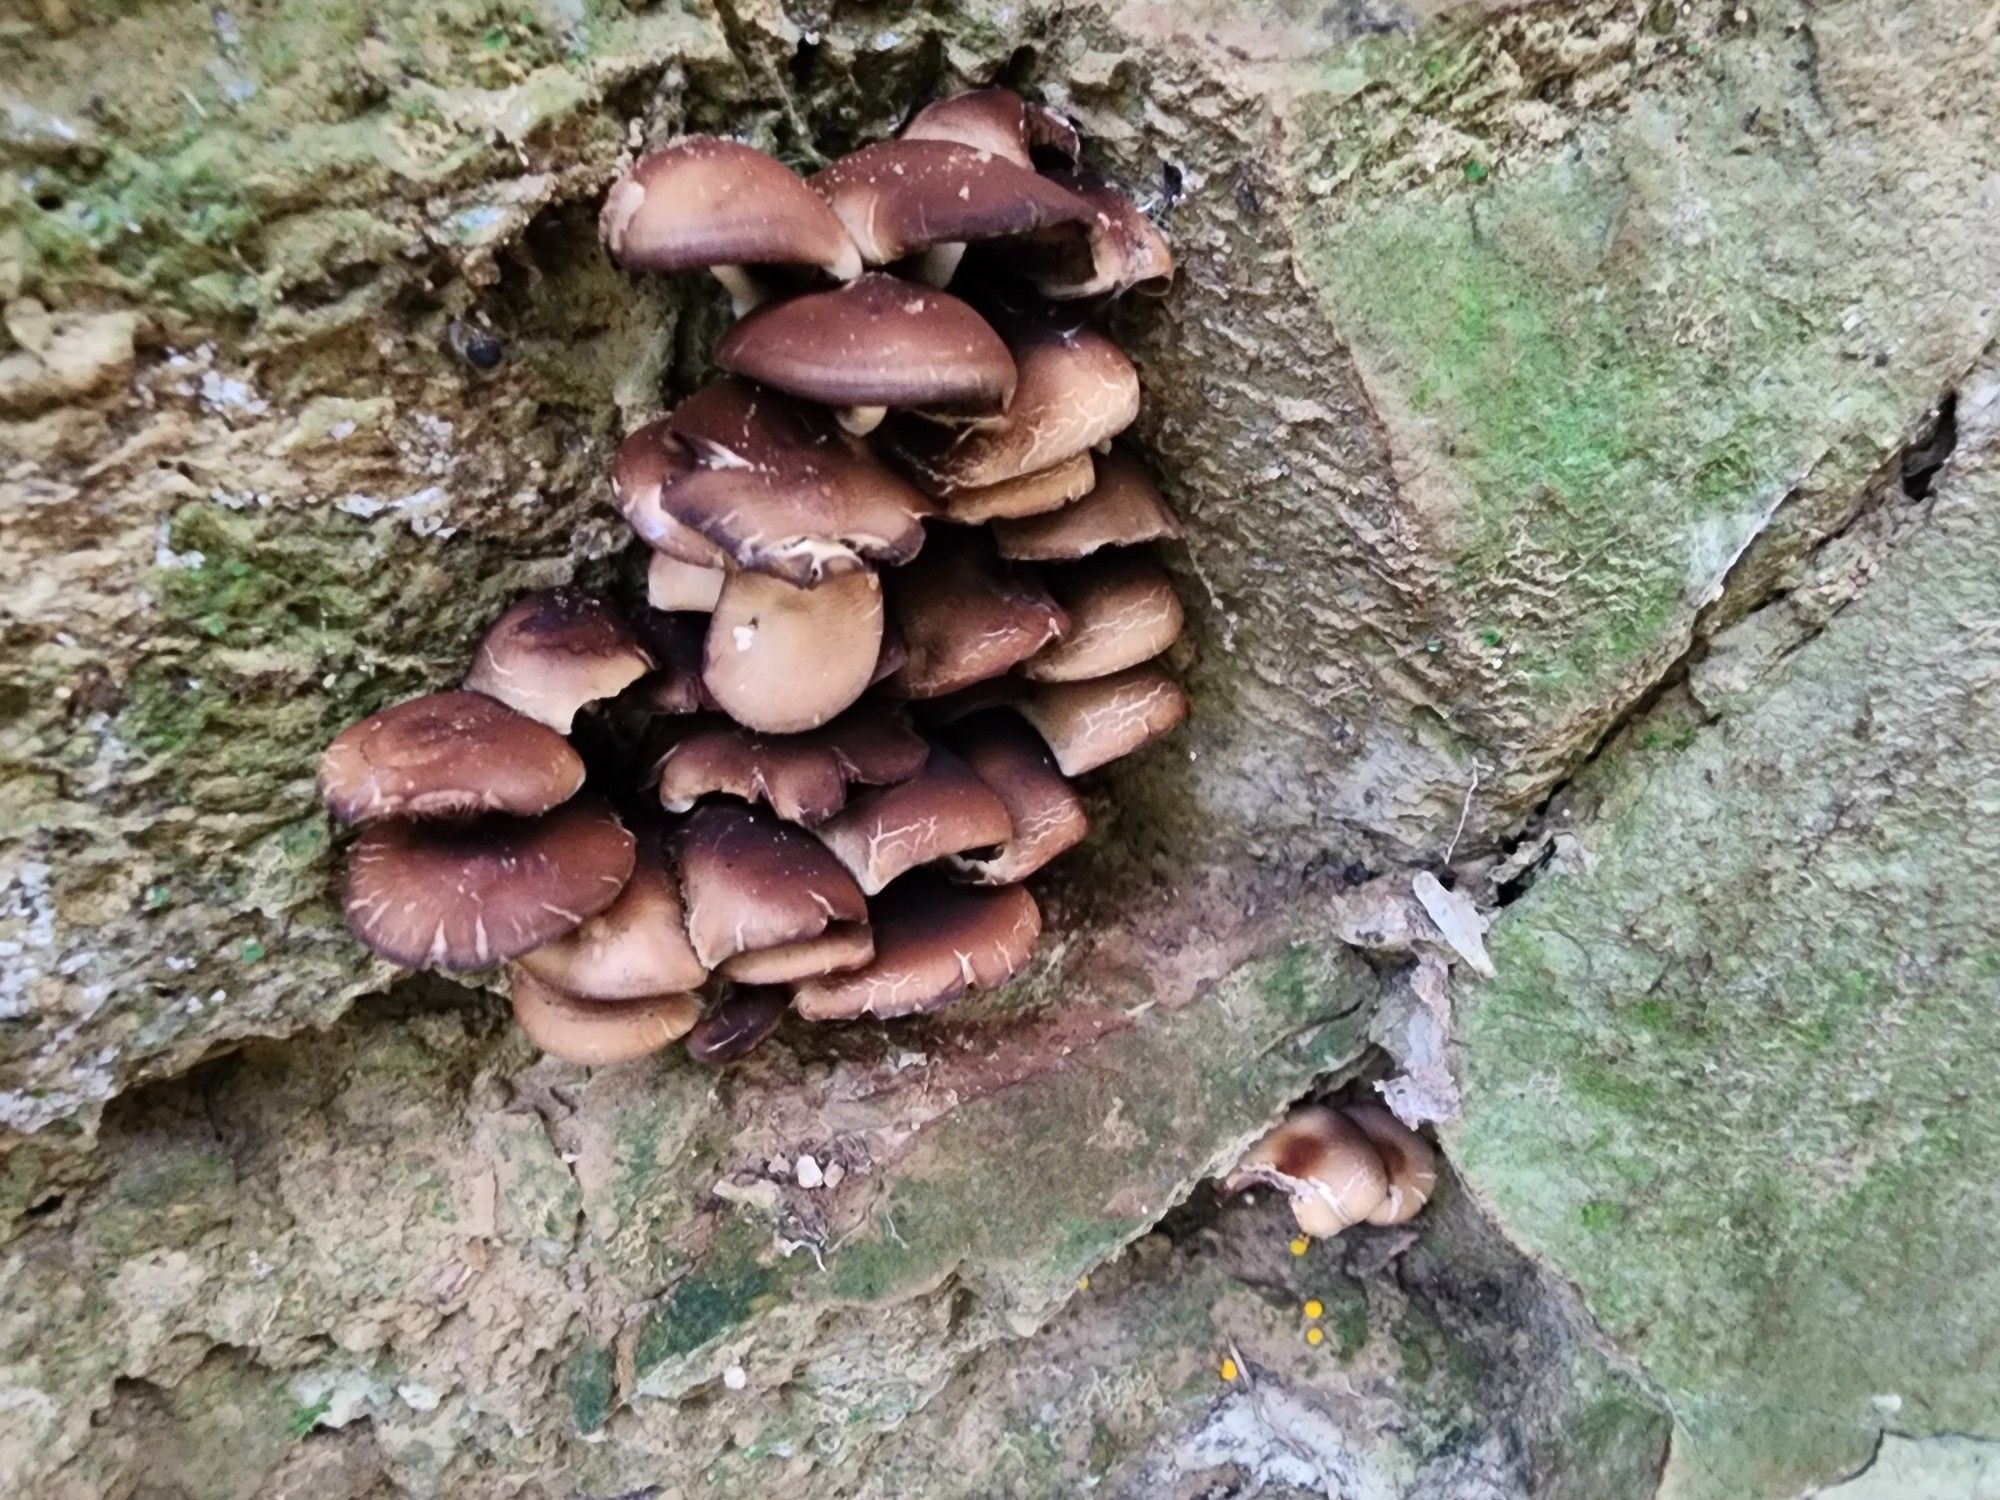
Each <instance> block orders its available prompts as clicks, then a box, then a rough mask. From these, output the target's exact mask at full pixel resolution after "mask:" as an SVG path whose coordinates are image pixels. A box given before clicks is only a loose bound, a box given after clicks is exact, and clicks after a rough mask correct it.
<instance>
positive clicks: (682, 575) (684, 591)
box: [646, 552, 729, 615]
mask: <svg viewBox="0 0 2000 1500" xmlns="http://www.w3.org/2000/svg"><path fill="white" fill-rule="evenodd" d="M728 576H729V574H728V570H727V569H725V568H720V567H708V566H706V565H704V564H702V563H691V562H682V561H681V560H680V559H679V558H678V557H673V556H670V555H669V554H667V553H665V552H655V553H654V554H653V555H652V557H651V558H649V559H648V560H647V562H646V602H647V603H648V604H650V605H652V607H653V608H654V609H657V610H659V611H661V612H662V613H688V614H701V615H705V614H712V613H713V612H714V610H715V601H716V600H717V599H719V598H721V597H722V580H723V579H724V578H726V577H728Z"/></svg>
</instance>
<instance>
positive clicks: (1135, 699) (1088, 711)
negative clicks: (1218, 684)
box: [1020, 665, 1188, 776]
mask: <svg viewBox="0 0 2000 1500" xmlns="http://www.w3.org/2000/svg"><path fill="white" fill-rule="evenodd" d="M1020 710H1021V716H1022V717H1023V718H1025V719H1026V720H1027V721H1028V722H1029V723H1030V724H1032V725H1034V726H1035V729H1036V732H1037V733H1039V734H1040V735H1041V737H1042V739H1043V740H1044V741H1045V742H1047V744H1048V747H1049V749H1050V750H1052V751H1054V752H1055V757H1056V764H1057V765H1059V766H1061V767H1062V771H1063V775H1065V776H1081V775H1083V774H1084V772H1086V771H1094V770H1096V769H1097V768H1098V767H1099V766H1102V765H1106V764H1109V763H1110V762H1111V761H1114V760H1116V759H1118V757H1119V756H1121V755H1130V754H1131V753H1132V752H1133V751H1134V750H1137V749H1138V748H1139V747H1140V746H1142V745H1148V744H1151V743H1152V742H1153V741H1154V740H1157V739H1159V738H1160V737H1161V736H1163V735H1166V734H1170V733H1172V732H1173V731H1174V730H1175V729H1178V728H1179V727H1180V726H1181V724H1182V723H1183V722H1184V721H1185V720H1186V718H1187V714H1188V701H1187V694H1186V693H1184V692H1182V691H1181V688H1180V684H1179V683H1177V682H1175V681H1174V680H1173V678H1171V677H1169V676H1168V675H1167V674H1166V673H1165V672H1162V671H1161V670H1160V669H1159V668H1158V667H1155V666H1150V665H1149V666H1142V667H1131V668H1128V669H1127V670H1126V671H1123V672H1119V673H1116V674H1115V675H1113V676H1110V677H1094V678H1092V679H1090V680H1089V681H1087V682H1050V683H1043V684H1040V685H1039V686H1037V687H1036V688H1035V689H1034V691H1032V692H1031V693H1029V694H1028V695H1027V697H1025V698H1024V699H1023V700H1022V701H1021V704H1020Z"/></svg>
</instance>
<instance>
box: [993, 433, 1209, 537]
mask: <svg viewBox="0 0 2000 1500" xmlns="http://www.w3.org/2000/svg"><path fill="white" fill-rule="evenodd" d="M1091 457H1092V458H1094V459H1095V461H1096V483H1095V484H1094V485H1093V486H1092V487H1091V490H1090V493H1088V494H1087V495H1085V496H1084V497H1083V498H1082V499H1081V500H1078V501H1077V502H1076V503H1075V504H1074V505H1066V506H1064V507H1063V508H1062V509H1061V510H1058V511H1052V512H1050V513H1049V514H1047V515H1039V516H1029V517H1027V518H1025V519H1022V520H1003V521H999V522H996V523H995V524H994V527H993V536H994V539H995V540H996V541H997V542H998V543H999V544H1000V555H1001V556H1002V557H1009V558H1022V559H1027V560H1032V561H1047V562H1054V561H1058V560H1060V559H1063V558H1074V557H1088V556H1089V555H1090V554H1091V553H1093V552H1095V551H1097V550H1098V549H1099V548H1100V547H1132V546H1137V545H1138V544H1139V543H1141V542H1157V541H1165V540H1170V539H1172V538H1175V537H1178V536H1180V535H1181V523H1180V521H1179V520H1178V519H1177V518H1176V517H1175V516H1174V513H1173V512H1172V511H1170V510H1168V509H1167V502H1166V501H1164V500H1162V499H1161V498H1160V492H1159V491H1158V490H1157V489H1155V488H1154V487H1153V481H1152V480H1151V479H1150V478H1148V477H1147V474H1146V471H1145V469H1144V467H1142V466H1141V465H1140V463H1139V461H1138V460H1137V459H1136V458H1134V457H1133V456H1132V455H1131V454H1130V453H1128V452H1126V451H1125V450H1124V449H1123V448H1113V449H1112V450H1111V451H1110V453H1108V454H1093V455H1091ZM974 493H977V491H975V492H974Z"/></svg>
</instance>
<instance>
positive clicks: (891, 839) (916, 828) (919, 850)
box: [817, 750, 1014, 896]
mask: <svg viewBox="0 0 2000 1500" xmlns="http://www.w3.org/2000/svg"><path fill="white" fill-rule="evenodd" d="M817 832H818V834H819V836H820V838H821V840H822V841H823V842H824V843H825V844H826V847H827V848H829V849H831V850H832V851H833V852H834V856H835V857H836V858H837V859H839V861H840V862H841V864H843V865H844V866H846V867H847V871H848V873H849V874H850V875H852V876H853V877H854V879H855V881H856V882H857V883H858V884H859V885H860V887H861V889H862V890H864V891H865V892H867V893H868V894H869V895H871V896H872V895H874V894H876V893H877V892H878V891H880V890H881V889H882V888H883V887H884V886H886V885H887V884H888V883H889V882H890V881H892V880H894V879H895V878H896V877H897V876H898V875H901V874H902V873H903V872H904V871H906V870H914V869H915V868H916V867H917V866H918V865H927V864H929V863H931V862H932V861H933V860H939V859H943V858H945V857H946V856H947V855H952V854H964V853H967V852H968V851H970V850H974V849H992V848H997V847H998V846H999V845H1001V844H1004V843H1006V842H1007V840H1008V839H1009V838H1011V837H1012V836H1013V832H1014V825H1013V822H1012V821H1011V820H1010V819H1009V818H1008V816H1007V804H1006V803H1005V802H1003V801H1002V800H1001V799H1000V797H999V795H998V794H997V793H995V792H994V790H993V788H991V787H989V786H988V785H987V784H986V783H985V782H983V781H981V780H980V779H979V778H978V777H977V776H975V775H973V774H972V771H971V769H970V768H969V767H968V766H967V765H966V764H965V762H964V761H962V760H960V759H959V758H958V757H957V756H956V755H953V754H952V753H951V752H950V751H949V750H933V751H931V753H930V758H929V759H928V760H926V761H925V762H924V768H923V770H921V771H919V772H918V773H917V774H916V775H915V776H912V777H911V778H910V779H909V780H907V781H900V782H897V783H896V784H895V785H894V786H885V787H879V788H877V789H876V790H875V791H872V792H868V793H866V794H864V795H862V796H859V797H856V798H855V799H854V800H853V801H852V802H850V803H849V804H848V805H847V806H846V807H845V808H843V809H842V810H841V811H840V812H838V813H836V814H835V815H834V816H833V817H831V818H829V819H828V820H827V821H826V822H824V823H822V824H820V826H819V828H818V829H817Z"/></svg>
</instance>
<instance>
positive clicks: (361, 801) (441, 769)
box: [319, 692, 583, 823]
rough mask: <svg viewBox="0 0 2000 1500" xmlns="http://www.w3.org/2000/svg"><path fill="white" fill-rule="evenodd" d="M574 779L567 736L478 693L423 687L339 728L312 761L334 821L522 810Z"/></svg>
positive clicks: (547, 801)
mask: <svg viewBox="0 0 2000 1500" xmlns="http://www.w3.org/2000/svg"><path fill="white" fill-rule="evenodd" d="M582 785H583V759H582V757H581V756H579V755H578V754H577V753H576V752H575V751H574V750H572V749H571V748H570V747H569V743H568V741H566V740H564V739H563V737H562V736H561V735H559V734H557V733H556V732H555V731H554V730H551V729H548V728H546V727H544V726H543V725H541V724H538V723H536V722H535V721H534V720H533V719H530V718H529V717H528V716H527V715H525V714H519V713H516V712H515V711H514V710H513V709H511V708H509V707H507V705H506V704H504V703H498V702H495V701H494V700H493V699H491V698H488V697H486V696H485V695H484V694H481V693H466V692H453V693H431V694H429V695H428V696H426V697H422V698H413V699H411V700H410V701H409V702H408V703H398V704H396V705H395V706H394V707H393V708H385V709H383V710H382V712H380V713H379V714H374V715H371V716H370V717H368V718H366V719H363V720H362V721H361V722H360V723H359V724H353V725H350V726H348V727H347V728H346V729H343V730H342V731H341V732H340V733H339V734H338V735H336V736H335V737H334V741H333V743H332V744H331V745H328V746H327V747H326V753H325V754H324V755H322V756H321V757H320V762H319V793H320V796H322V797H323V798H325V799H326V805H327V808H328V809H329V810H330V811H331V812H332V813H333V815H334V816H335V817H336V818H338V819H340V821H341V822H343V823H367V822H371V821H373V820H374V819H376V818H465V817H472V816H475V815H477V814H479V813H512V814H514V815H515V816H517V817H532V816H534V815H535V814H536V813H545V812H547V811H548V810H549V809H550V808H552V807H557V806H560V805H561V804H562V803H564V802H567V801H568V800H569V799H570V798H571V797H572V796H574V795H575V794H576V791H577V789H578V788H579V787H581V786H582Z"/></svg>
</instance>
